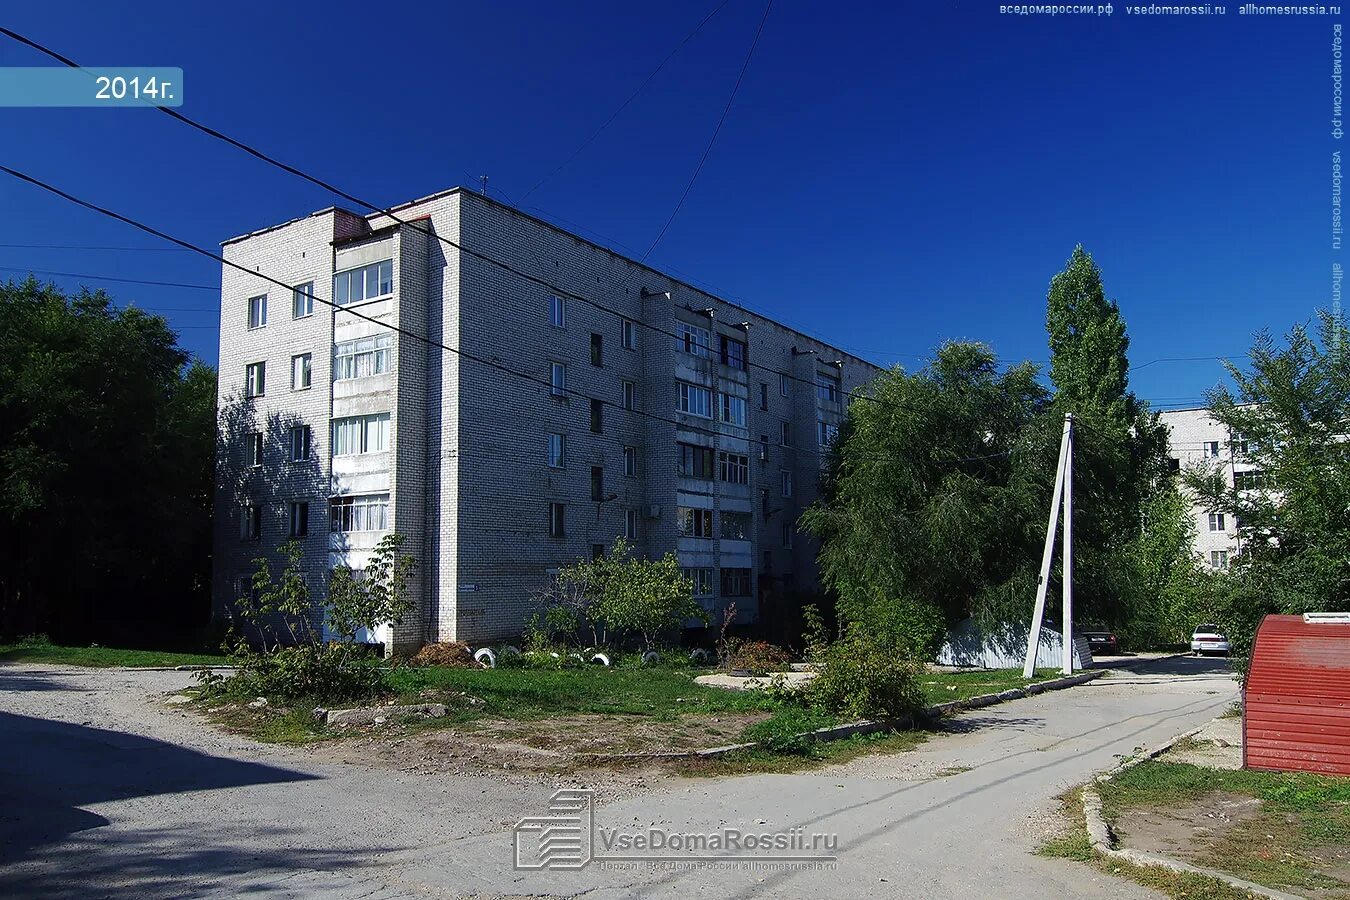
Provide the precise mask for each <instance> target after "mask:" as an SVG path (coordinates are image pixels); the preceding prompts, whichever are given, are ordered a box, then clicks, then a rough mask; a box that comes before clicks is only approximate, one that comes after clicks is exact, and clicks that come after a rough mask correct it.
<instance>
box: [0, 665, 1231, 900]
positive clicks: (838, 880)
mask: <svg viewBox="0 0 1350 900" xmlns="http://www.w3.org/2000/svg"><path fill="white" fill-rule="evenodd" d="M184 684H185V679H184V677H183V676H182V674H181V673H159V672H157V673H149V672H127V671H118V672H108V671H95V670H78V669H68V668H59V667H46V666H3V667H0V896H16V897H17V896H22V897H32V898H44V897H70V896H76V895H79V896H83V897H123V896H126V897H132V896H134V897H151V896H173V897H205V896H212V897H215V896H222V897H223V896H238V895H241V894H245V893H250V894H266V895H268V896H280V897H350V898H358V897H360V898H381V897H390V898H392V897H429V896H430V897H439V896H450V897H453V896H463V895H485V896H516V895H533V896H538V895H546V896H569V897H570V896H577V895H580V894H585V896H586V897H588V898H591V897H635V896H642V897H664V896H668V897H689V896H695V895H698V894H708V895H711V896H717V897H811V898H822V897H858V896H863V895H878V896H887V897H924V898H949V897H950V898H967V897H1017V898H1025V897H1028V896H1046V895H1054V896H1056V897H1068V898H1077V897H1082V898H1088V897H1093V898H1098V897H1105V898H1134V897H1150V896H1154V895H1153V894H1151V893H1150V892H1148V891H1146V890H1144V889H1142V888H1140V887H1138V886H1137V885H1135V884H1133V883H1132V882H1127V881H1121V880H1117V879H1112V878H1109V877H1106V876H1103V875H1101V874H1099V873H1097V872H1096V871H1095V870H1093V869H1090V868H1088V867H1086V866H1082V865H1078V864H1074V863H1068V862H1064V861H1061V860H1052V859H1045V858H1042V857H1038V856H1035V855H1033V853H1032V851H1033V850H1034V849H1035V847H1037V846H1038V845H1039V844H1040V843H1041V841H1042V840H1043V839H1044V838H1045V837H1046V835H1047V834H1048V833H1049V832H1050V831H1051V829H1052V828H1053V827H1054V825H1053V823H1054V822H1055V821H1056V812H1055V809H1056V803H1055V799H1054V798H1055V796H1056V795H1057V794H1059V793H1060V792H1061V791H1063V790H1064V789H1065V788H1067V787H1070V786H1072V785H1075V784H1078V783H1080V782H1082V781H1084V780H1086V779H1087V778H1088V777H1090V776H1091V775H1092V774H1093V773H1095V772H1098V771H1101V770H1104V769H1107V768H1110V767H1111V766H1112V765H1113V764H1114V763H1115V762H1116V761H1117V758H1118V757H1119V756H1120V755H1124V754H1130V753H1132V752H1135V751H1136V750H1138V749H1139V748H1147V747H1152V746H1156V745H1158V744H1160V743H1162V742H1163V741H1165V740H1167V739H1169V738H1171V737H1173V736H1175V735H1176V734H1179V733H1180V732H1183V731H1185V730H1188V729H1190V728H1192V727H1195V726H1198V725H1200V724H1202V723H1203V722H1205V721H1207V720H1208V719H1210V718H1212V717H1213V716H1215V715H1217V714H1218V713H1219V712H1221V711H1222V710H1223V708H1224V707H1225V706H1226V705H1227V704H1229V703H1231V702H1232V701H1233V699H1234V698H1235V697H1236V693H1237V689H1236V684H1235V683H1234V682H1233V681H1232V680H1231V678H1229V677H1228V676H1227V675H1226V663H1225V662H1224V661H1222V660H1195V659H1189V658H1178V659H1170V660H1160V661H1153V662H1148V663H1144V664H1142V665H1141V666H1140V667H1139V668H1138V670H1137V672H1120V673H1114V674H1112V675H1110V676H1108V677H1106V678H1103V679H1099V680H1097V681H1095V682H1092V683H1090V684H1089V685H1085V686H1082V687H1078V688H1074V689H1071V690H1067V691H1059V692H1053V693H1050V694H1044V695H1041V696H1038V697H1032V698H1028V699H1025V700H1018V701H1014V702H1012V703H1007V704H1003V705H1000V706H996V707H991V708H988V709H984V710H979V711H975V712H971V713H967V714H965V715H963V716H960V717H958V718H956V719H954V720H952V721H951V722H950V723H949V724H948V727H947V729H946V731H945V732H944V733H943V734H941V735H938V736H936V737H934V738H933V739H932V740H930V741H928V742H927V743H926V744H924V745H923V746H921V747H920V748H919V749H917V750H915V751H912V752H909V753H904V754H898V755H895V756H885V757H880V756H873V757H864V758H861V759H858V760H854V761H853V762H850V763H847V764H844V765H839V766H834V767H831V768H829V769H824V770H819V771H815V772H810V773H803V774H797V775H761V776H746V777H739V778H721V779H708V780H703V779H697V780H685V779H662V780H659V781H657V782H656V783H654V784H651V785H649V786H647V787H646V788H643V786H642V785H641V784H633V783H627V784H624V785H622V786H621V787H620V788H615V787H614V786H613V785H610V786H608V787H607V788H604V789H602V790H601V791H600V794H599V798H598V800H597V801H596V802H595V804H594V812H593V823H594V828H593V830H592V829H583V832H582V837H581V838H579V839H576V840H573V839H571V838H568V837H567V836H566V834H565V832H566V828H561V829H556V830H555V831H554V832H549V833H551V834H555V835H556V834H562V835H563V836H562V837H560V838H558V839H557V842H556V843H555V844H554V845H552V846H553V849H554V850H559V852H561V853H562V854H563V855H580V856H582V857H585V856H587V855H589V856H591V857H593V859H592V861H591V862H590V863H589V864H588V865H587V866H585V867H584V868H581V869H579V870H569V871H559V870H556V869H546V870H526V871H518V870H516V869H514V868H513V840H512V837H513V836H512V832H511V825H512V824H513V823H514V822H515V821H516V820H517V819H520V818H522V817H527V816H528V817H547V816H549V797H550V795H551V793H552V791H553V789H554V788H555V787H557V785H554V784H550V783H545V782H542V781H540V780H538V779H535V780H529V779H521V778H513V777H504V778H486V777H470V776H453V777H446V776H443V775H435V774H425V773H418V774H413V773H405V772H397V771H390V770H388V769H383V768H379V767H371V766H357V765H346V766H344V765H338V764H333V763H324V762H321V761H319V759H318V757H316V756H315V754H314V753H313V752H311V751H307V750H305V749H294V748H278V747H263V746H260V745H257V744H254V743H252V742H250V741H247V740H245V739H243V738H240V737H236V736H230V735H222V734H220V733H219V732H216V731H214V730H212V729H208V728H205V727H204V726H202V725H201V724H200V722H199V721H198V720H197V719H195V718H194V717H193V716H191V715H190V714H186V713H183V712H182V711H181V710H178V709H175V708H173V707H168V706H166V705H165V704H164V703H163V699H162V698H163V694H164V693H165V692H167V691H172V690H175V689H177V688H179V687H181V686H183V685H184ZM567 786H568V787H573V788H576V787H584V785H576V784H572V785H567ZM583 800H584V798H583ZM582 805H583V806H585V804H584V803H583V804H582ZM558 824H559V823H557V822H548V821H545V822H543V823H541V824H540V825H539V827H540V828H549V827H552V826H556V825H558ZM563 824H564V825H566V824H567V823H563ZM728 829H731V830H732V832H733V835H734V833H736V832H739V833H741V834H752V835H760V834H770V835H771V836H772V835H776V834H784V835H786V837H785V838H783V840H786V841H791V842H793V843H791V844H790V846H789V847H786V848H774V847H770V848H769V849H762V848H757V849H754V850H749V849H746V848H745V846H744V844H745V843H747V841H746V839H745V838H741V839H740V841H741V844H742V847H741V848H740V849H739V850H736V849H727V848H722V849H715V850H708V851H701V850H700V851H688V850H681V851H672V850H670V849H669V848H664V849H661V850H659V851H657V852H656V854H655V855H657V856H659V857H662V859H661V860H660V861H656V862H651V861H649V860H647V859H644V858H641V857H647V856H651V855H653V854H652V852H651V851H646V852H639V851H637V850H634V849H632V848H627V849H625V848H623V847H622V846H621V842H622V838H623V837H630V838H631V837H633V836H638V837H648V838H649V839H650V837H651V836H652V835H653V834H655V835H657V837H656V838H655V839H656V840H658V841H659V840H661V839H662V837H661V836H662V835H672V834H673V835H676V836H677V838H676V839H679V838H678V836H688V837H685V838H683V839H684V840H686V841H691V842H698V841H700V840H715V839H716V838H718V837H725V835H726V834H727V830H728ZM541 834H544V832H541V831H540V830H538V829H536V830H532V831H529V832H527V833H526V834H525V835H524V836H523V838H522V842H521V846H522V848H523V853H524V857H523V858H524V859H526V860H527V861H529V860H537V858H538V855H539V852H540V837H541ZM812 834H818V835H820V837H818V838H816V841H817V847H816V849H815V850H814V851H813V850H812V849H811V848H810V846H808V844H809V841H810V840H811V836H812ZM616 835H620V837H619V838H616V837H615V836H616ZM703 835H711V836H712V837H711V838H704V837H701V836H703ZM733 839H734V836H733ZM665 840H666V841H667V842H668V843H669V842H670V841H671V840H672V839H671V838H669V837H666V838H665ZM831 840H833V842H834V848H835V849H833V850H830V849H829V847H830V842H831ZM817 853H819V854H824V855H831V856H835V857H837V858H836V859H835V860H834V861H826V860H814V859H799V860H794V861H784V860H782V859H781V857H783V856H794V857H802V856H812V855H814V854H817ZM775 856H778V857H780V858H779V859H775ZM620 857H623V858H622V859H621V858H620ZM633 857H639V858H637V859H633ZM695 857H701V858H695ZM733 857H734V858H733Z"/></svg>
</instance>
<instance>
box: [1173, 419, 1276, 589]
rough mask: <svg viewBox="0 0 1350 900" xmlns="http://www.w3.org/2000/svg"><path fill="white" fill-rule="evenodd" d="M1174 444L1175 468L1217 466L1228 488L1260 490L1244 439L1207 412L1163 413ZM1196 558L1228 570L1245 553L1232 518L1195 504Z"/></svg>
mask: <svg viewBox="0 0 1350 900" xmlns="http://www.w3.org/2000/svg"><path fill="white" fill-rule="evenodd" d="M1161 418H1162V422H1163V424H1164V425H1166V426H1167V429H1168V434H1169V439H1170V441H1171V453H1172V459H1173V466H1174V468H1176V469H1189V470H1195V469H1199V468H1202V467H1215V466H1217V467H1218V468H1219V470H1220V472H1221V473H1222V474H1223V477H1224V479H1225V482H1226V484H1227V485H1228V487H1229V488H1234V487H1235V486H1236V487H1237V488H1239V489H1260V488H1261V487H1262V484H1261V473H1260V472H1259V471H1258V470H1257V469H1256V468H1255V467H1254V466H1253V465H1252V464H1251V463H1250V462H1248V461H1247V460H1246V458H1245V455H1244V444H1243V440H1242V436H1241V435H1234V434H1232V433H1230V432H1229V431H1228V429H1227V427H1225V426H1224V425H1222V424H1220V423H1219V422H1218V421H1216V420H1215V419H1214V418H1213V417H1212V416H1211V415H1210V414H1209V410H1207V409H1177V410H1170V411H1168V412H1164V413H1162V416H1161ZM1191 513H1192V515H1193V517H1194V523H1195V555H1196V556H1197V557H1198V558H1199V560H1200V561H1201V563H1202V564H1203V565H1206V566H1209V567H1210V568H1213V569H1222V568H1225V567H1226V566H1227V565H1228V563H1229V560H1230V559H1232V557H1233V556H1235V555H1236V554H1238V553H1240V552H1241V551H1242V546H1241V541H1240V540H1239V538H1238V532H1237V523H1236V522H1234V521H1233V517H1232V516H1231V515H1228V514H1225V513H1221V512H1213V511H1211V510H1209V509H1208V508H1206V507H1205V506H1203V505H1201V504H1199V503H1194V504H1193V505H1192V507H1191Z"/></svg>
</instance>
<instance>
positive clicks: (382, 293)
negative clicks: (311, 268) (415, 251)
mask: <svg viewBox="0 0 1350 900" xmlns="http://www.w3.org/2000/svg"><path fill="white" fill-rule="evenodd" d="M372 273H373V277H372ZM358 274H359V276H360V277H359V278H358V277H357V276H358ZM386 275H387V276H388V280H387V281H386V279H385V276H386ZM358 282H359V283H360V296H357V293H356V291H355V290H354V289H355V288H356V287H357V283H358ZM372 290H373V293H371V291H372ZM392 296H394V260H393V259H392V258H391V259H381V260H378V261H377V262H373V263H369V264H367V265H364V266H357V267H356V268H354V269H343V270H342V271H341V272H334V273H333V302H334V303H335V304H337V305H338V306H355V305H357V304H358V303H366V302H369V301H372V300H384V299H387V298H389V297H392Z"/></svg>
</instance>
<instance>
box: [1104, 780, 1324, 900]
mask: <svg viewBox="0 0 1350 900" xmlns="http://www.w3.org/2000/svg"><path fill="white" fill-rule="evenodd" d="M1101 795H1102V810H1103V812H1104V814H1105V815H1106V818H1107V820H1108V821H1109V822H1111V823H1112V824H1113V825H1114V824H1116V823H1118V822H1122V821H1126V822H1127V823H1128V821H1129V816H1130V815H1131V814H1132V813H1135V812H1147V811H1148V810H1150V809H1157V810H1160V811H1162V812H1164V813H1166V814H1168V815H1170V816H1173V817H1177V818H1181V819H1182V820H1194V821H1195V822H1196V826H1197V827H1196V828H1195V829H1194V831H1195V838H1194V841H1193V843H1192V845H1191V850H1190V853H1189V855H1188V858H1189V859H1191V860H1192V861H1193V862H1196V863H1198V864H1199V865H1203V866H1208V867H1209V868H1213V869H1221V870H1223V871H1225V872H1231V873H1232V874H1234V875H1237V876H1238V877H1240V878H1244V879H1246V880H1248V881H1254V882H1257V883H1258V884H1264V885H1267V886H1269V887H1287V888H1309V889H1315V890H1319V889H1320V890H1323V891H1327V890H1329V891H1333V892H1337V895H1339V896H1350V778H1332V777H1325V776H1319V775H1308V774H1303V773H1293V772H1254V771H1245V770H1237V771H1232V770H1224V769H1211V768H1206V767H1202V766H1193V765H1187V764H1183V763H1168V762H1157V761H1149V762H1144V763H1140V764H1139V765H1137V766H1133V767H1132V768H1129V769H1126V770H1125V771H1124V772H1122V773H1120V774H1119V775H1117V776H1115V777H1114V778H1112V779H1111V780H1110V781H1108V782H1106V783H1105V784H1103V785H1101ZM1245 799H1250V800H1255V801H1259V803H1256V804H1253V803H1248V804H1247V805H1246V807H1245V809H1246V812H1244V813H1243V814H1242V815H1232V816H1230V817H1229V821H1227V822H1224V823H1223V827H1217V826H1216V821H1215V819H1216V817H1215V815H1214V813H1215V812H1217V811H1218V810H1219V808H1220V806H1221V805H1223V804H1225V803H1227V804H1229V808H1233V807H1232V804H1233V802H1234V801H1237V802H1238V803H1241V801H1243V800H1245ZM1220 821H1222V820H1220ZM1125 842H1126V844H1127V845H1129V834H1128V829H1127V833H1126V835H1125Z"/></svg>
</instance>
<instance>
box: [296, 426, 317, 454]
mask: <svg viewBox="0 0 1350 900" xmlns="http://www.w3.org/2000/svg"><path fill="white" fill-rule="evenodd" d="M312 442H313V435H312V433H311V432H310V429H309V426H308V425H292V426H291V462H293V463H296V462H304V461H305V460H307V459H309V455H310V450H311V445H312ZM297 449H298V450H299V451H300V452H299V453H298V454H297V453H296V450H297Z"/></svg>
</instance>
